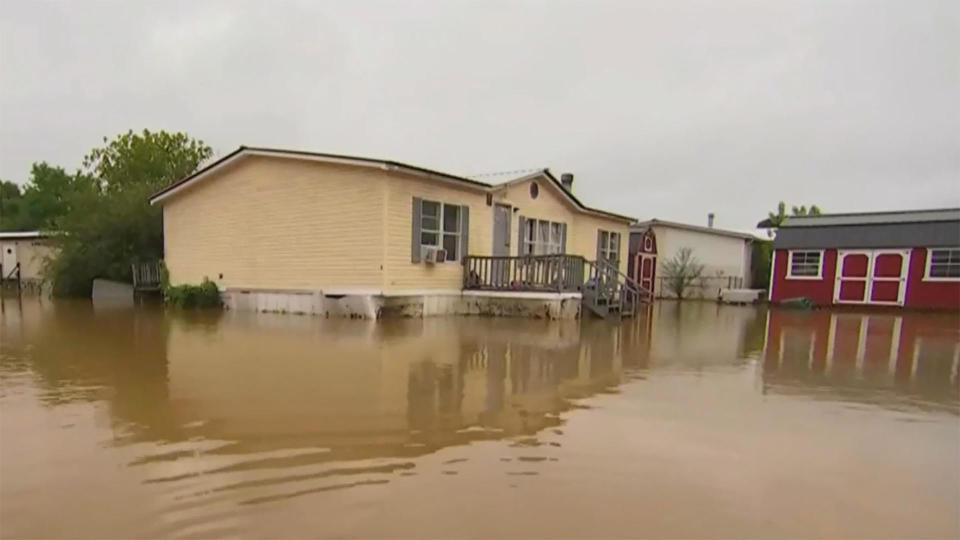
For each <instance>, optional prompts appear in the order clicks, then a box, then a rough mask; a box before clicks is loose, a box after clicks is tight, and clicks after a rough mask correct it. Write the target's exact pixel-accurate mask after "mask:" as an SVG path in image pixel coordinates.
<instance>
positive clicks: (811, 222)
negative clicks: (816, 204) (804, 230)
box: [781, 208, 960, 227]
mask: <svg viewBox="0 0 960 540" xmlns="http://www.w3.org/2000/svg"><path fill="white" fill-rule="evenodd" d="M932 221H960V208H937V209H931V210H901V211H896V212H862V213H856V214H823V215H819V216H792V217H788V218H787V219H786V220H784V222H783V224H782V225H781V227H823V226H828V225H873V224H880V223H928V222H932Z"/></svg>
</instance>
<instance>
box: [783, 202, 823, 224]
mask: <svg viewBox="0 0 960 540" xmlns="http://www.w3.org/2000/svg"><path fill="white" fill-rule="evenodd" d="M780 204H783V203H782V202H781V203H780ZM790 211H791V212H792V213H793V215H794V216H819V215H820V214H821V213H822V212H820V207H818V206H817V205H815V204H811V205H810V208H807V207H806V206H794V207H792V208H791V209H790ZM781 224H782V222H781Z"/></svg>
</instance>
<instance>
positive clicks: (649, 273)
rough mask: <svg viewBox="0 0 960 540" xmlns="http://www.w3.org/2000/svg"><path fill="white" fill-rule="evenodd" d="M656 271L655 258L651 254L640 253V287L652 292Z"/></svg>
mask: <svg viewBox="0 0 960 540" xmlns="http://www.w3.org/2000/svg"><path fill="white" fill-rule="evenodd" d="M656 272H657V258H656V257H654V256H652V255H640V280H639V283H640V287H641V288H643V289H646V290H648V291H650V292H653V280H654V274H656Z"/></svg>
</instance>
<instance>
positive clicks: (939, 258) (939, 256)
mask: <svg viewBox="0 0 960 540" xmlns="http://www.w3.org/2000/svg"><path fill="white" fill-rule="evenodd" d="M927 253H929V254H930V256H929V260H928V261H927V275H926V278H927V279H950V280H953V279H960V248H950V249H931V250H928V251H927Z"/></svg>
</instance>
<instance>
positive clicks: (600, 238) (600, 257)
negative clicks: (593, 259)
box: [597, 229, 603, 261]
mask: <svg viewBox="0 0 960 540" xmlns="http://www.w3.org/2000/svg"><path fill="white" fill-rule="evenodd" d="M601 245H603V231H601V230H600V229H597V260H598V261H600V260H603V251H602V250H601V249H600V246H601Z"/></svg>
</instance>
